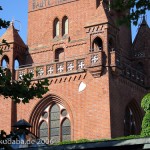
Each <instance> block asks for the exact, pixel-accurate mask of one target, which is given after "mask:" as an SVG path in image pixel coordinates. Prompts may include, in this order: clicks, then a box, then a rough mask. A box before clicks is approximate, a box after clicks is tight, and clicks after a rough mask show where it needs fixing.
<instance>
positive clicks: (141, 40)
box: [133, 17, 150, 51]
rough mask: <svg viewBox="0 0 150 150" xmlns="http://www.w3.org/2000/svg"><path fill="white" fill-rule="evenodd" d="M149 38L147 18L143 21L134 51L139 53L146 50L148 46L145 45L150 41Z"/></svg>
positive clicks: (149, 31)
mask: <svg viewBox="0 0 150 150" xmlns="http://www.w3.org/2000/svg"><path fill="white" fill-rule="evenodd" d="M149 38H150V28H149V26H148V24H147V22H146V20H145V17H143V21H142V23H141V25H140V27H139V30H138V33H137V35H136V37H135V39H134V42H133V49H134V50H137V51H140V50H145V49H144V48H145V47H147V46H148V45H145V44H146V43H147V42H146V41H147V40H149Z"/></svg>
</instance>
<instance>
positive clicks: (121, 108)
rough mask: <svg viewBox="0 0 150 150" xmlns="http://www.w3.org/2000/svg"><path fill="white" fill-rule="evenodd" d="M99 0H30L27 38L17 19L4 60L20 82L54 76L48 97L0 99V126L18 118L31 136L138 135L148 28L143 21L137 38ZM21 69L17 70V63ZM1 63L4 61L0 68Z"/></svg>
mask: <svg viewBox="0 0 150 150" xmlns="http://www.w3.org/2000/svg"><path fill="white" fill-rule="evenodd" d="M108 6H109V3H108V1H101V0H45V1H44V0H43V1H42V0H28V7H29V9H28V42H27V45H25V44H24V42H23V41H22V39H21V38H20V36H19V34H18V31H17V30H16V29H15V28H14V25H13V23H11V25H10V27H9V28H8V29H7V31H6V33H5V34H4V35H3V36H2V37H1V39H6V40H7V41H8V42H9V44H10V47H9V49H8V48H7V47H6V48H5V45H1V46H2V47H3V50H4V54H3V56H0V57H1V58H0V59H1V65H2V66H3V64H4V61H5V63H7V64H8V65H7V66H8V67H9V68H10V70H11V71H12V72H13V78H15V79H19V78H21V76H22V75H23V74H25V73H29V72H32V73H34V78H33V80H39V79H43V78H48V79H49V83H50V86H49V92H48V93H47V94H45V95H44V96H43V99H34V100H31V101H30V103H29V104H25V105H24V104H19V105H16V104H14V103H13V102H11V101H10V100H6V99H3V97H1V98H0V114H1V116H0V129H4V130H6V131H7V132H9V131H10V130H11V125H12V124H14V122H16V121H17V120H20V119H21V118H23V119H25V120H27V121H28V122H29V123H30V124H31V125H33V128H32V129H31V130H32V132H33V133H35V134H36V135H37V136H39V137H41V138H42V139H47V138H49V139H53V140H55V141H64V140H77V139H100V138H112V137H118V136H123V135H129V134H139V133H140V130H141V121H142V116H143V111H142V110H141V108H140V102H141V99H142V97H143V96H144V95H145V94H146V93H147V92H148V91H149V85H150V79H149V75H150V70H149V69H148V66H149V64H150V61H149V55H150V52H149V51H148V50H149V47H150V41H149V37H150V34H149V33H150V29H149V27H148V25H147V23H146V21H145V20H144V19H143V22H142V24H141V26H140V28H139V31H138V34H137V36H136V38H135V41H134V43H133V44H132V41H131V29H130V28H128V27H126V26H121V27H119V28H118V27H117V26H116V25H115V20H116V19H117V18H118V17H120V15H121V14H119V12H114V11H113V10H111V9H110V8H109V7H108ZM15 61H18V63H19V66H20V67H19V69H18V70H15V69H14V68H15V67H14V62H15ZM3 67H4V66H3Z"/></svg>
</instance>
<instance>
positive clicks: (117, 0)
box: [111, 0, 150, 25]
mask: <svg viewBox="0 0 150 150" xmlns="http://www.w3.org/2000/svg"><path fill="white" fill-rule="evenodd" d="M111 7H112V8H113V10H115V11H117V12H119V13H120V14H122V16H121V18H119V20H118V23H119V24H127V25H130V22H131V21H132V23H133V24H134V25H137V23H138V20H139V18H140V16H142V15H145V14H146V11H147V10H150V1H149V0H127V1H125V0H113V3H112V4H111ZM129 11H130V13H129ZM125 12H126V13H125Z"/></svg>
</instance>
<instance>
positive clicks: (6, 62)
mask: <svg viewBox="0 0 150 150" xmlns="http://www.w3.org/2000/svg"><path fill="white" fill-rule="evenodd" d="M8 65H9V58H8V57H7V56H6V55H5V56H4V57H3V58H2V61H1V66H2V68H3V69H5V68H8Z"/></svg>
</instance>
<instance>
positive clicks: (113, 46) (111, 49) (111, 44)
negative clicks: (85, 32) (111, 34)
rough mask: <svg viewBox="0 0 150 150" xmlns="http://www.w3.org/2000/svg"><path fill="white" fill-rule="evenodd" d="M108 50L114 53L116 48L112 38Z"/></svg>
mask: <svg viewBox="0 0 150 150" xmlns="http://www.w3.org/2000/svg"><path fill="white" fill-rule="evenodd" d="M108 48H109V51H113V50H114V48H115V45H114V41H113V39H112V38H110V39H109V41H108Z"/></svg>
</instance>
